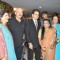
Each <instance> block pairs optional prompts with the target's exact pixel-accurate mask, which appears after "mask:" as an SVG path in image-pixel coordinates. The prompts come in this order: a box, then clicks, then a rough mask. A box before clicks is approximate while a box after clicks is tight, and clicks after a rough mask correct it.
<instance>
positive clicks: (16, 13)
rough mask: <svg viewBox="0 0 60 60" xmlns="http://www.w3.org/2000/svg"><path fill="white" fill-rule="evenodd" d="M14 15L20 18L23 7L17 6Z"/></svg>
mask: <svg viewBox="0 0 60 60" xmlns="http://www.w3.org/2000/svg"><path fill="white" fill-rule="evenodd" d="M15 15H16V17H17V18H20V19H21V18H22V16H23V9H21V8H18V9H17V10H16V12H15Z"/></svg>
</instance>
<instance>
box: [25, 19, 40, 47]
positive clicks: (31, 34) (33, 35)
mask: <svg viewBox="0 0 60 60" xmlns="http://www.w3.org/2000/svg"><path fill="white" fill-rule="evenodd" d="M38 25H39V24H38ZM38 30H39V29H37V30H36V27H35V24H34V22H33V20H32V19H31V20H29V21H28V22H27V26H26V38H27V42H28V43H32V44H33V47H34V48H37V47H38V46H39V42H38Z"/></svg>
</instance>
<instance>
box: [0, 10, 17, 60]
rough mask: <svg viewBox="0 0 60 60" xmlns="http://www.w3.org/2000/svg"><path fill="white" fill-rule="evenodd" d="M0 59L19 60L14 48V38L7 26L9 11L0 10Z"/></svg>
mask: <svg viewBox="0 0 60 60" xmlns="http://www.w3.org/2000/svg"><path fill="white" fill-rule="evenodd" d="M0 19H1V20H0V21H1V23H0V43H1V44H0V48H1V49H0V57H1V58H0V60H17V59H16V55H15V50H14V44H13V38H12V35H11V33H10V31H9V30H8V28H7V22H8V19H9V15H8V11H7V10H3V11H0Z"/></svg>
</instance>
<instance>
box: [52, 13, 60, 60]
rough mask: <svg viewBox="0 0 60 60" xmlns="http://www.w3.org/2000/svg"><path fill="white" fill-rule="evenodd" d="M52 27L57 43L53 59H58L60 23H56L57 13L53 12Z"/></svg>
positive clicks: (59, 53) (59, 56)
mask: <svg viewBox="0 0 60 60" xmlns="http://www.w3.org/2000/svg"><path fill="white" fill-rule="evenodd" d="M52 21H53V27H54V28H55V30H56V34H57V44H56V50H55V60H60V24H59V23H58V14H57V13H54V14H53V17H52Z"/></svg>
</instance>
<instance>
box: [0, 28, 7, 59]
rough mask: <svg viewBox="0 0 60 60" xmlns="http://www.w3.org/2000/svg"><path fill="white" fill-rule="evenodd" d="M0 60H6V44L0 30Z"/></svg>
mask: <svg viewBox="0 0 60 60" xmlns="http://www.w3.org/2000/svg"><path fill="white" fill-rule="evenodd" d="M0 60H7V51H6V44H5V41H4V36H3V33H2V29H1V28H0Z"/></svg>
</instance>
